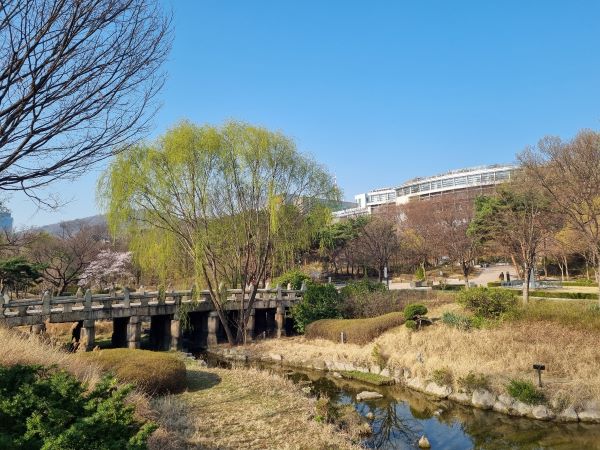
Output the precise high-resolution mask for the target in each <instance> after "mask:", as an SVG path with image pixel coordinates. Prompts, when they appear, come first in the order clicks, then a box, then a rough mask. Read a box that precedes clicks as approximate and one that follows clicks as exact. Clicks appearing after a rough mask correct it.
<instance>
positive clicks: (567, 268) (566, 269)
mask: <svg viewBox="0 0 600 450" xmlns="http://www.w3.org/2000/svg"><path fill="white" fill-rule="evenodd" d="M563 261H564V262H565V275H566V277H567V281H568V280H569V261H567V257H566V256H563Z"/></svg>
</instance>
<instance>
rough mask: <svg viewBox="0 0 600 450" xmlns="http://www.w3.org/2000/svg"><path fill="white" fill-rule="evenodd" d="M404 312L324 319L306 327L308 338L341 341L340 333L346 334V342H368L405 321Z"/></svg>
mask: <svg viewBox="0 0 600 450" xmlns="http://www.w3.org/2000/svg"><path fill="white" fill-rule="evenodd" d="M404 320H405V319H404V314H403V313H401V312H393V313H389V314H384V315H383V316H378V317H371V318H368V319H324V320H317V321H316V322H313V323H311V324H309V325H308V326H307V327H306V333H305V335H306V337H307V338H308V339H327V340H330V341H333V342H340V334H341V333H342V331H343V332H344V334H345V339H346V342H349V343H352V344H361V345H363V344H367V343H369V342H371V341H372V340H373V339H375V338H376V337H378V336H380V335H381V334H383V333H385V332H386V331H387V330H389V329H391V328H395V327H398V326H400V325H402V324H403V323H404Z"/></svg>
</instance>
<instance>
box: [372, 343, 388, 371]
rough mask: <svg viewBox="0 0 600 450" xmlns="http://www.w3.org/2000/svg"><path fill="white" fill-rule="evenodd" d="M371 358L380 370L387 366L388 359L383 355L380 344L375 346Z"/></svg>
mask: <svg viewBox="0 0 600 450" xmlns="http://www.w3.org/2000/svg"><path fill="white" fill-rule="evenodd" d="M371 356H372V357H373V360H374V361H375V364H377V365H378V366H379V368H380V369H383V368H384V367H385V366H386V365H387V359H386V358H385V357H384V356H383V354H382V353H381V347H380V346H379V344H375V345H374V346H373V350H371Z"/></svg>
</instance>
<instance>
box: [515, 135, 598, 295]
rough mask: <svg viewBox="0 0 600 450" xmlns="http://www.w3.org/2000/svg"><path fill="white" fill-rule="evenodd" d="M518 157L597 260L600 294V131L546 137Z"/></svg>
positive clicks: (592, 257) (593, 258) (592, 256)
mask: <svg viewBox="0 0 600 450" xmlns="http://www.w3.org/2000/svg"><path fill="white" fill-rule="evenodd" d="M519 159H520V160H521V162H522V164H523V167H524V168H525V170H526V172H527V173H528V175H529V176H530V177H531V178H532V179H533V180H534V182H535V183H536V184H538V185H539V186H540V187H541V188H542V189H544V190H545V191H546V192H547V194H548V195H549V196H550V198H551V199H552V202H553V204H554V205H555V208H556V209H558V210H559V212H560V213H562V215H563V216H564V218H565V221H566V223H567V226H568V227H570V228H572V229H573V230H575V231H576V232H577V233H578V234H579V235H580V236H581V237H582V238H583V240H584V242H585V243H586V245H587V247H588V249H589V254H590V255H591V259H592V260H595V261H596V264H597V266H596V279H597V281H598V282H599V283H598V284H599V288H598V289H599V294H600V133H596V132H594V131H590V130H584V131H581V132H580V133H578V134H577V136H575V138H574V139H572V140H571V141H566V142H564V141H561V140H560V139H559V138H553V137H546V138H544V139H542V140H541V141H540V142H539V143H538V145H537V147H535V148H529V149H526V150H525V151H524V152H523V153H521V155H519ZM586 261H587V259H586Z"/></svg>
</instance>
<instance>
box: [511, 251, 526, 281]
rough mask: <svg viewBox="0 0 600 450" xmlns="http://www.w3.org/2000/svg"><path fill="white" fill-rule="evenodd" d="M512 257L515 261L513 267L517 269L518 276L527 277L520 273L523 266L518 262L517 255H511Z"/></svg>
mask: <svg viewBox="0 0 600 450" xmlns="http://www.w3.org/2000/svg"><path fill="white" fill-rule="evenodd" d="M510 259H511V261H512V263H513V267H514V268H515V269H516V271H517V276H518V277H519V278H521V279H523V278H525V275H524V274H522V273H520V271H521V266H520V265H518V264H517V260H516V259H515V255H510Z"/></svg>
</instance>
